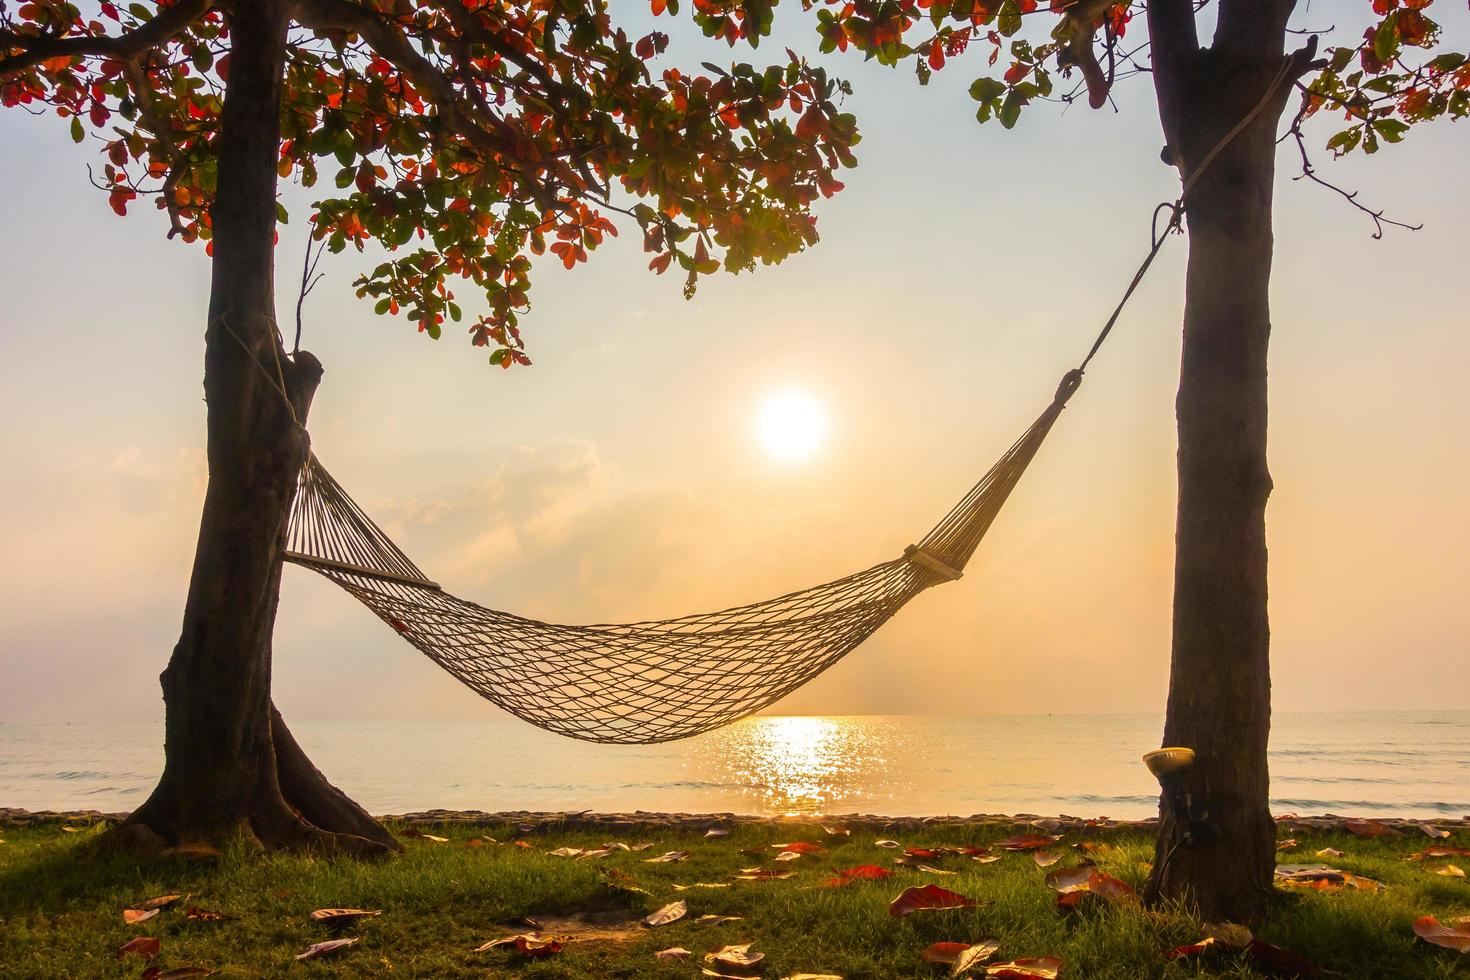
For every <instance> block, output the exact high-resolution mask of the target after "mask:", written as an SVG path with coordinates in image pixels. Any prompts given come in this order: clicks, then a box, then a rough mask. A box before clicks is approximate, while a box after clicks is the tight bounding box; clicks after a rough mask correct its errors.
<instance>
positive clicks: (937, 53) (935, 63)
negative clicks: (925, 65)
mask: <svg viewBox="0 0 1470 980" xmlns="http://www.w3.org/2000/svg"><path fill="white" fill-rule="evenodd" d="M929 67H930V68H933V69H934V70H935V71H938V70H939V69H941V68H943V67H944V45H942V44H940V43H939V42H938V41H935V42H934V43H933V44H931V45H929Z"/></svg>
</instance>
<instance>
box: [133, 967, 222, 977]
mask: <svg viewBox="0 0 1470 980" xmlns="http://www.w3.org/2000/svg"><path fill="white" fill-rule="evenodd" d="M212 976H214V971H213V970H211V969H210V968H209V967H207V966H175V967H172V968H170V969H167V970H163V969H160V968H159V967H156V966H150V967H149V968H148V969H146V970H144V971H143V972H142V973H141V974H139V976H138V980H188V978H190V977H212Z"/></svg>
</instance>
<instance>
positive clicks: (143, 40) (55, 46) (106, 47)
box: [0, 0, 214, 76]
mask: <svg viewBox="0 0 1470 980" xmlns="http://www.w3.org/2000/svg"><path fill="white" fill-rule="evenodd" d="M213 6H214V0H179V2H178V3H176V4H174V5H173V6H172V7H168V8H166V9H164V10H163V11H162V12H160V13H159V15H158V16H157V17H155V18H153V19H152V20H150V21H148V23H146V24H144V25H143V26H142V27H139V28H138V29H136V30H132V31H128V32H127V33H125V34H119V35H117V36H116V37H48V36H38V37H28V36H26V35H24V34H16V33H14V32H13V31H7V32H5V33H0V49H14V48H19V49H20V53H19V54H14V55H11V56H9V57H7V58H0V76H4V75H7V74H10V73H13V72H18V71H24V70H25V69H27V68H30V67H31V66H32V65H37V64H40V63H41V62H43V61H46V60H48V59H50V58H61V57H67V58H85V57H106V58H117V59H118V60H120V61H127V60H128V59H130V58H134V57H136V56H138V55H140V54H142V53H143V52H145V51H147V50H149V49H150V48H156V47H158V46H159V45H160V44H163V43H164V42H166V41H168V40H170V39H172V38H173V37H174V36H176V35H178V34H181V33H183V32H184V31H185V30H187V29H188V27H189V25H190V24H193V23H194V22H195V21H196V20H198V19H199V18H200V17H202V16H203V15H204V14H205V13H206V12H207V11H208V10H209V9H210V8H211V7H213Z"/></svg>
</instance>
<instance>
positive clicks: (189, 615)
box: [115, 0, 396, 852]
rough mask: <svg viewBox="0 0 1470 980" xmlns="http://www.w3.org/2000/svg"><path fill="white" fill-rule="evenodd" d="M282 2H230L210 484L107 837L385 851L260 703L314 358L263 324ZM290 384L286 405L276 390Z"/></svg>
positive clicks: (209, 395) (304, 443) (271, 304)
mask: <svg viewBox="0 0 1470 980" xmlns="http://www.w3.org/2000/svg"><path fill="white" fill-rule="evenodd" d="M287 24H288V5H287V4H286V3H285V2H283V0H257V2H253V3H248V4H238V5H236V7H235V8H234V12H233V14H232V15H231V17H230V40H231V59H230V76H229V80H228V83H227V88H226V94H225V104H224V111H223V116H222V121H221V129H220V135H219V138H218V142H217V145H216V148H215V154H216V156H217V158H218V160H219V178H218V189H217V193H216V197H215V201H214V204H213V206H212V208H211V211H210V214H211V218H212V224H213V232H214V239H213V243H214V264H213V280H212V284H211V294H210V304H209V322H208V325H207V327H206V330H205V369H204V392H205V399H206V401H207V403H208V459H209V487H208V490H207V492H206V495H205V500H204V511H203V516H202V518H201V521H200V528H199V540H198V545H197V549H196V551H195V557H194V567H193V573H192V576H191V578H190V583H189V593H188V599H187V603H186V606H185V609H184V624H183V631H182V634H181V636H180V638H179V642H178V645H177V646H176V647H175V648H174V652H173V656H172V658H171V659H170V661H169V664H168V668H167V669H166V670H165V671H164V672H163V675H162V677H161V681H162V686H163V697H164V702H165V705H166V725H165V766H164V772H163V776H162V778H161V779H160V781H159V784H158V786H157V788H156V789H155V790H154V791H153V794H152V795H151V796H150V797H149V799H148V800H147V802H145V803H144V804H143V806H142V807H141V808H139V810H138V811H137V812H136V813H134V814H133V815H132V816H131V818H130V819H129V820H128V821H127V823H125V824H124V826H123V827H122V828H120V830H119V832H118V835H117V836H116V838H115V839H116V840H117V841H119V842H121V843H124V844H132V845H142V846H145V847H156V846H160V845H162V846H173V845H181V844H182V845H199V844H204V845H218V844H220V843H223V842H224V841H225V840H227V839H228V838H230V837H232V836H235V835H237V834H239V833H241V832H246V833H248V834H251V835H253V836H254V838H255V839H257V840H259V841H260V842H261V843H262V844H263V845H265V846H268V847H307V846H318V847H324V848H337V849H348V850H353V851H357V852H381V851H384V850H386V849H388V848H390V847H394V846H396V845H395V844H394V841H393V839H392V837H391V836H389V835H388V834H387V832H386V831H385V830H383V828H382V827H381V826H379V825H378V824H377V823H376V822H375V821H373V820H372V818H370V817H368V816H367V814H365V813H363V812H362V810H361V808H359V807H357V805H356V804H354V803H352V801H351V800H349V799H348V798H347V797H346V796H345V795H343V794H342V793H341V792H340V791H338V790H336V789H335V788H334V787H332V786H331V785H329V784H328V783H327V782H326V780H325V779H324V778H323V777H322V775H321V774H320V773H319V772H318V771H317V770H316V768H315V767H314V766H312V765H311V763H310V762H309V761H308V760H307V759H306V756H305V755H304V753H302V751H301V749H300V748H299V747H298V746H297V744H296V741H295V739H294V738H292V737H291V734H290V732H289V731H288V730H287V729H286V727H285V723H284V722H283V721H282V720H281V718H280V715H279V714H278V713H276V711H275V709H274V706H273V705H272V704H271V695H270V682H271V633H272V630H273V628H274V626H275V618H276V604H277V599H278V596H279V591H280V581H281V558H280V552H281V546H282V542H283V541H284V535H285V530H286V522H287V518H288V516H289V511H290V506H291V500H292V497H293V495H294V494H295V490H296V480H297V475H298V474H299V472H300V469H301V466H302V464H303V462H304V461H305V458H306V453H307V451H308V440H307V436H306V431H305V429H304V427H303V425H304V423H305V420H306V414H307V411H308V410H309V408H310V404H311V397H312V394H313V393H314V391H315V389H316V386H317V383H318V382H319V380H320V378H321V365H320V363H319V362H318V361H317V360H316V358H314V357H312V356H311V355H310V354H307V353H305V352H302V353H300V354H298V355H297V356H296V357H295V358H294V359H293V358H288V357H287V356H286V355H285V352H284V350H283V349H282V347H281V342H280V338H279V335H278V332H277V330H276V326H275V295H274V282H273V262H274V251H275V247H274V238H275V228H276V214H275V207H276V160H277V154H278V148H279V136H280V129H279V119H280V99H281V84H282V76H283V69H284V59H285V48H286V29H287ZM288 399H289V402H290V404H289V405H288Z"/></svg>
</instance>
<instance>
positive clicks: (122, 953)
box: [117, 936, 163, 960]
mask: <svg viewBox="0 0 1470 980" xmlns="http://www.w3.org/2000/svg"><path fill="white" fill-rule="evenodd" d="M162 948H163V945H162V944H161V943H160V942H159V941H158V940H157V939H154V938H153V937H152V936H138V937H137V938H136V939H129V940H128V941H127V942H125V943H123V944H122V945H121V946H119V947H118V948H117V958H118V959H120V960H121V959H126V958H127V957H129V956H141V957H143V959H145V960H151V959H153V957H155V956H157V955H158V951H159V950H160V949H162Z"/></svg>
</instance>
